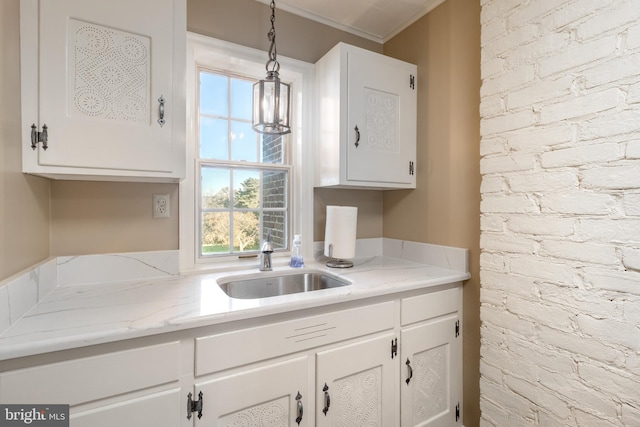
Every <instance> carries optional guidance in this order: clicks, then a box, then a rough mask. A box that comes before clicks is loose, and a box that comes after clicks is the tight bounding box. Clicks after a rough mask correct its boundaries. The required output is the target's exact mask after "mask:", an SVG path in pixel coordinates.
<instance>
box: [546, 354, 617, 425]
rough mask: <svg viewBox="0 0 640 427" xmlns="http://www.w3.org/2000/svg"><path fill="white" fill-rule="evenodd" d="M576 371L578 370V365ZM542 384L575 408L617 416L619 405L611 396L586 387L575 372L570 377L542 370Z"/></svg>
mask: <svg viewBox="0 0 640 427" xmlns="http://www.w3.org/2000/svg"><path fill="white" fill-rule="evenodd" d="M574 369H575V370H577V364H575V368H574ZM540 384H542V385H543V386H545V387H547V388H548V389H550V390H554V391H556V392H557V393H559V394H560V395H562V396H563V397H564V398H566V399H567V401H569V402H571V403H572V406H574V407H583V408H591V409H593V410H594V411H598V412H599V413H601V414H603V415H604V416H607V417H615V416H616V409H617V405H616V404H615V401H614V400H613V399H612V398H611V396H608V395H606V394H604V393H601V392H599V391H598V390H597V389H594V388H590V387H585V385H584V384H582V383H581V382H580V381H579V378H578V376H577V373H576V372H575V371H574V372H572V373H571V374H570V375H566V374H565V375H558V373H557V372H553V371H551V372H548V371H546V370H544V369H541V370H540ZM541 425H544V424H541Z"/></svg>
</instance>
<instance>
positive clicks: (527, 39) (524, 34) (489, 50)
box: [482, 24, 538, 58]
mask: <svg viewBox="0 0 640 427" xmlns="http://www.w3.org/2000/svg"><path fill="white" fill-rule="evenodd" d="M537 37H538V27H537V26H536V25H534V24H526V25H523V26H522V27H519V28H516V29H514V30H512V31H509V32H507V33H506V34H503V35H502V36H501V37H497V38H494V39H493V40H491V43H490V44H487V45H484V46H483V48H482V50H483V55H484V56H487V57H489V58H493V57H496V56H501V54H503V53H504V52H507V51H511V50H515V49H519V48H520V47H521V46H523V45H526V44H528V43H531V42H532V41H534V40H535V39H536V38H537Z"/></svg>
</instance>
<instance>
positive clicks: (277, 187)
mask: <svg viewBox="0 0 640 427" xmlns="http://www.w3.org/2000/svg"><path fill="white" fill-rule="evenodd" d="M262 179H263V182H262V188H263V195H264V196H263V197H264V198H263V199H262V207H263V208H265V209H267V208H284V207H286V206H287V172H286V171H265V172H264V174H263V176H262Z"/></svg>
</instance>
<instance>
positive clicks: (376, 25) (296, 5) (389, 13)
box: [258, 0, 444, 43]
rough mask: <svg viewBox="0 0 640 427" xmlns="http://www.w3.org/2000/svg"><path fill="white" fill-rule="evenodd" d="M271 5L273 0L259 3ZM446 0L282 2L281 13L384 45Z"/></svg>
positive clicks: (288, 0)
mask: <svg viewBox="0 0 640 427" xmlns="http://www.w3.org/2000/svg"><path fill="white" fill-rule="evenodd" d="M258 1H260V2H262V3H266V4H269V3H270V0H258ZM443 2H444V0H278V1H276V12H277V10H280V9H282V10H285V11H287V12H290V13H293V14H296V15H300V16H303V17H305V18H308V19H311V20H313V21H317V22H321V23H323V24H326V25H330V26H332V27H335V28H338V29H340V30H343V31H348V32H350V33H352V34H355V35H358V36H361V37H364V38H367V39H370V40H373V41H376V42H379V43H384V42H386V41H387V40H389V39H390V38H392V37H393V36H395V35H396V34H398V33H399V32H400V31H402V30H403V29H405V28H406V27H408V26H409V25H411V24H412V23H413V22H415V21H417V20H418V19H419V18H421V17H423V16H424V15H426V14H427V13H428V12H430V11H431V10H432V9H435V8H436V7H437V6H439V5H440V4H441V3H443Z"/></svg>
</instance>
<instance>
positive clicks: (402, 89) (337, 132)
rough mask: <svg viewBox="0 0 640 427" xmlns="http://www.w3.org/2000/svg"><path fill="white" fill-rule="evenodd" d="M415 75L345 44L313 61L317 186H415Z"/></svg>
mask: <svg viewBox="0 0 640 427" xmlns="http://www.w3.org/2000/svg"><path fill="white" fill-rule="evenodd" d="M416 74H417V67H416V66H415V65H413V64H409V63H406V62H403V61H399V60H397V59H394V58H390V57H387V56H384V55H380V54H378V53H375V52H371V51H368V50H364V49H361V48H357V47H354V46H350V45H347V44H344V43H339V44H338V45H336V46H335V47H334V48H333V49H331V50H330V51H329V52H328V53H327V54H326V55H325V56H324V57H322V58H321V59H320V60H319V61H318V62H317V63H316V90H317V93H316V97H317V105H316V106H317V122H316V127H317V133H316V141H315V144H316V163H315V175H316V180H315V185H316V186H317V187H335V188H361V187H365V188H372V189H373V188H377V189H394V188H415V187H416V175H415V173H416V111H417V101H416V99H417V97H416Z"/></svg>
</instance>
